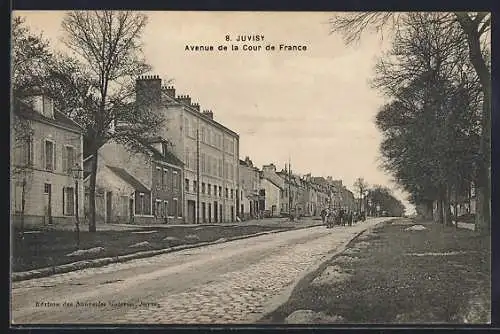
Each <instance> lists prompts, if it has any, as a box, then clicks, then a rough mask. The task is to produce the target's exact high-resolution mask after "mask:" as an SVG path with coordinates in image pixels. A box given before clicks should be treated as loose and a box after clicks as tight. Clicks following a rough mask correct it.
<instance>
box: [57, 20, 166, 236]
mask: <svg viewBox="0 0 500 334" xmlns="http://www.w3.org/2000/svg"><path fill="white" fill-rule="evenodd" d="M146 23H147V17H146V16H145V15H143V14H140V13H136V12H131V11H73V12H69V13H67V14H66V16H65V18H64V20H63V23H62V27H63V29H64V31H65V38H64V40H63V41H64V43H65V44H66V45H67V46H68V47H69V48H70V50H72V52H73V56H74V58H73V59H72V58H69V57H66V56H59V57H58V59H57V60H56V61H55V62H54V64H55V65H54V66H53V67H52V69H51V79H52V85H53V87H52V89H55V90H58V91H59V98H58V101H57V102H58V104H59V105H60V106H65V107H64V108H61V109H62V110H63V111H65V112H66V113H69V114H70V116H72V118H73V119H75V120H76V121H77V122H79V123H80V124H81V125H82V126H83V127H84V129H85V142H86V144H87V145H86V146H87V151H88V154H90V155H93V159H92V168H91V174H90V189H89V192H90V194H89V200H90V203H89V212H90V221H89V231H90V232H95V231H96V212H95V189H96V174H97V166H98V154H97V152H98V150H99V148H100V147H101V146H102V145H104V144H105V143H106V142H107V141H108V140H111V139H113V140H116V141H118V142H121V143H123V144H125V145H127V146H128V147H131V148H140V147H141V144H142V143H143V142H144V139H145V138H146V137H148V136H150V135H151V136H152V135H154V133H155V132H156V130H157V129H159V127H160V126H161V125H162V123H163V120H162V118H161V117H160V116H159V115H158V114H157V113H154V112H153V111H152V110H151V109H150V108H137V107H136V105H135V103H134V94H135V89H134V84H135V78H136V77H137V76H139V75H142V74H144V73H146V72H148V71H149V70H150V66H149V65H147V64H146V63H145V61H144V59H143V58H141V54H142V45H141V39H140V38H141V34H142V32H143V29H144V27H145V26H146ZM117 122H122V123H125V124H127V126H126V127H125V126H124V127H121V128H120V129H121V130H120V131H118V130H117V128H116V127H115V126H114V125H116V124H117Z"/></svg>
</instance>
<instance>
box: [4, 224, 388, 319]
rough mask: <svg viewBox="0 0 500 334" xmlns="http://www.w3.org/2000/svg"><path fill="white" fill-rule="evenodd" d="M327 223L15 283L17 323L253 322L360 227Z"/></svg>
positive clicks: (364, 226)
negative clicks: (328, 224) (330, 227)
mask: <svg viewBox="0 0 500 334" xmlns="http://www.w3.org/2000/svg"><path fill="white" fill-rule="evenodd" d="M383 220H387V218H375V219H369V220H367V221H366V222H364V223H358V224H355V225H354V226H352V227H340V226H337V227H335V228H333V229H327V228H325V227H323V226H320V227H311V228H306V229H301V230H294V231H288V232H281V233H275V234H269V235H264V236H260V237H255V238H248V239H243V240H237V241H232V242H227V243H222V244H217V245H210V246H206V247H201V248H196V249H190V250H184V251H180V252H175V253H168V254H163V255H159V256H155V257H151V258H145V259H138V260H133V261H129V262H126V263H117V264H111V265H108V266H105V267H100V268H89V269H84V270H79V271H75V272H71V273H66V274H60V275H54V276H51V277H45V278H39V279H32V280H28V281H21V282H13V283H12V290H11V298H12V299H11V320H12V323H13V324H90V323H97V324H119V323H127V324H189V323H193V324H200V323H206V324H209V323H252V322H254V321H256V320H257V319H258V318H260V317H261V316H263V315H264V313H265V312H267V311H269V308H270V307H273V305H276V306H278V305H277V304H276V303H281V302H285V301H286V300H282V299H283V298H286V297H285V296H284V294H286V293H285V292H286V291H287V289H288V290H289V289H290V287H291V285H293V284H294V283H296V281H297V280H298V279H299V278H300V277H302V276H303V275H304V274H305V273H307V272H309V271H311V270H313V269H314V268H315V267H316V266H317V265H318V263H319V262H320V261H322V260H323V259H324V258H325V256H326V255H328V254H329V253H331V252H333V251H335V250H337V249H339V248H341V247H343V246H344V245H345V244H346V243H347V242H348V241H349V240H351V239H352V238H353V237H354V236H355V235H356V234H357V233H359V232H361V231H363V230H365V229H367V228H369V227H371V226H374V225H375V224H377V223H380V222H381V221H383Z"/></svg>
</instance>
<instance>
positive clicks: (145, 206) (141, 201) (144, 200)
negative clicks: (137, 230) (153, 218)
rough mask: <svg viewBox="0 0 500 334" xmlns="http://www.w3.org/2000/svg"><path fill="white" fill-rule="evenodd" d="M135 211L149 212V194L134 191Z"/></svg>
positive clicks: (148, 213)
mask: <svg viewBox="0 0 500 334" xmlns="http://www.w3.org/2000/svg"><path fill="white" fill-rule="evenodd" d="M135 213H136V214H137V215H150V214H151V194H149V193H147V194H145V193H136V196H135Z"/></svg>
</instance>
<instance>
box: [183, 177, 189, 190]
mask: <svg viewBox="0 0 500 334" xmlns="http://www.w3.org/2000/svg"><path fill="white" fill-rule="evenodd" d="M184 188H185V189H186V191H189V179H185V180H184Z"/></svg>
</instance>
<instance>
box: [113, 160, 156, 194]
mask: <svg viewBox="0 0 500 334" xmlns="http://www.w3.org/2000/svg"><path fill="white" fill-rule="evenodd" d="M106 167H108V168H109V169H110V170H111V171H112V172H113V173H115V174H116V175H118V176H119V177H120V178H121V179H122V180H123V181H125V182H127V183H128V184H130V185H131V186H132V187H133V188H134V189H135V190H137V191H139V192H143V193H148V192H150V190H149V189H148V188H147V187H146V186H145V185H143V184H142V183H141V182H140V181H139V180H137V179H136V178H135V177H133V176H132V175H130V174H129V173H128V172H127V171H126V170H125V169H123V168H120V167H114V166H108V165H106Z"/></svg>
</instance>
